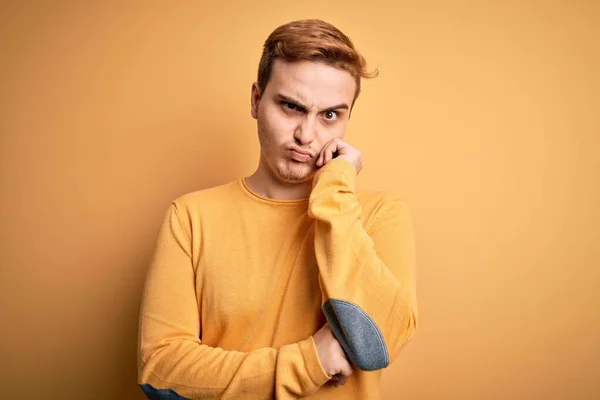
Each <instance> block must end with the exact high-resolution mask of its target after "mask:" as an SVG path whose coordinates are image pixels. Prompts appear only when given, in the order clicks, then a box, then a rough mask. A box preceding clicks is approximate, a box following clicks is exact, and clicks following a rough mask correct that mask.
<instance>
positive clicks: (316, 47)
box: [258, 19, 379, 100]
mask: <svg viewBox="0 0 600 400" xmlns="http://www.w3.org/2000/svg"><path fill="white" fill-rule="evenodd" d="M278 58H280V59H282V60H285V61H288V62H294V61H304V60H307V61H321V62H324V63H326V64H328V65H331V66H333V67H336V68H340V69H343V70H345V71H348V72H349V73H350V75H352V76H353V77H354V79H355V81H356V94H355V95H354V100H356V98H357V97H358V95H359V93H360V79H361V78H374V77H376V76H377V75H378V74H379V72H378V71H377V69H375V70H374V71H373V72H368V71H367V69H366V68H367V62H366V60H365V59H364V57H363V56H361V55H360V54H359V53H358V52H357V51H356V49H355V48H354V45H353V44H352V41H351V40H350V38H348V36H346V35H344V33H342V31H340V30H339V29H337V28H336V27H335V26H333V25H331V24H329V23H327V22H325V21H321V20H319V19H305V20H300V21H292V22H289V23H287V24H285V25H281V26H280V27H278V28H277V29H275V30H274V31H273V32H272V33H271V34H270V35H269V37H268V38H267V40H266V41H265V44H264V46H263V52H262V56H261V58H260V63H259V64H258V87H259V88H260V91H261V93H262V92H263V91H264V88H265V87H266V86H267V83H268V82H269V78H270V77H271V71H272V69H273V62H274V61H275V60H276V59H278Z"/></svg>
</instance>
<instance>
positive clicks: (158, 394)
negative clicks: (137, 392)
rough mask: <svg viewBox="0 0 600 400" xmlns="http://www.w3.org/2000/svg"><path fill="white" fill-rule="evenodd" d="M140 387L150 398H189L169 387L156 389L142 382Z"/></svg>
mask: <svg viewBox="0 0 600 400" xmlns="http://www.w3.org/2000/svg"><path fill="white" fill-rule="evenodd" d="M140 387H141V388H142V390H143V391H144V393H145V394H146V397H148V398H149V399H150V400H189V399H188V398H187V397H183V396H180V395H179V394H177V392H175V391H173V390H171V389H156V388H154V387H153V386H152V385H150V384H148V383H144V384H143V385H140Z"/></svg>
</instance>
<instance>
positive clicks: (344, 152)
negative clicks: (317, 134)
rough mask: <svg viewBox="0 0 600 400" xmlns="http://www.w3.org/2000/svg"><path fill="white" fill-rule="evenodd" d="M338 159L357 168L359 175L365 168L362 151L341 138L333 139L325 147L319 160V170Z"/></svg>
mask: <svg viewBox="0 0 600 400" xmlns="http://www.w3.org/2000/svg"><path fill="white" fill-rule="evenodd" d="M336 157H337V158H342V159H346V160H348V161H350V162H351V163H352V165H354V167H355V168H356V174H357V175H358V173H359V172H360V171H361V170H362V168H363V165H364V161H363V158H362V154H361V152H360V150H359V149H357V148H356V147H354V146H352V145H350V144H348V143H347V142H345V141H344V140H342V139H340V138H335V139H332V140H330V141H329V142H328V143H327V144H325V146H323V149H322V150H321V152H320V153H319V156H318V158H317V163H316V165H317V168H321V167H322V166H324V165H325V164H327V163H328V162H329V161H331V160H332V159H333V158H336Z"/></svg>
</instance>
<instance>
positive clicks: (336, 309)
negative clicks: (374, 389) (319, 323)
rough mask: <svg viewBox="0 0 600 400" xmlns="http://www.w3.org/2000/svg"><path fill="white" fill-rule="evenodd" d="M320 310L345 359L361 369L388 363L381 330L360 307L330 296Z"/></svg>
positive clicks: (369, 368) (369, 369)
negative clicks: (344, 354)
mask: <svg viewBox="0 0 600 400" xmlns="http://www.w3.org/2000/svg"><path fill="white" fill-rule="evenodd" d="M323 312H324V313H325V317H327V321H329V325H331V330H332V331H333V334H334V335H335V337H336V339H337V340H338V342H340V345H341V346H342V348H343V349H344V352H345V353H346V356H347V357H348V359H349V360H350V361H351V362H352V364H354V365H355V366H357V367H358V368H359V369H361V370H363V371H375V370H378V369H382V368H385V367H387V366H388V364H389V356H388V351H387V347H386V345H385V341H384V340H383V335H382V334H381V331H380V330H379V328H378V327H377V325H376V324H375V321H373V319H371V317H369V316H368V315H367V313H365V312H364V311H363V310H362V309H361V308H360V307H358V306H357V305H355V304H352V303H350V302H348V301H344V300H336V299H329V300H327V301H326V302H325V304H324V305H323Z"/></svg>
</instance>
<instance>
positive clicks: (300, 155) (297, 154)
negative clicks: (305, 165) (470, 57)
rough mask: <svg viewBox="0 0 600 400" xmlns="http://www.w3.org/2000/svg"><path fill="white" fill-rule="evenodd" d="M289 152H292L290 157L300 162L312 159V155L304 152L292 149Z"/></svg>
mask: <svg viewBox="0 0 600 400" xmlns="http://www.w3.org/2000/svg"><path fill="white" fill-rule="evenodd" d="M289 152H290V155H291V156H292V159H294V160H296V161H299V162H306V161H308V160H310V159H311V158H312V155H311V154H309V153H306V152H303V151H302V150H297V149H294V148H292V149H290V150H289Z"/></svg>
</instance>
